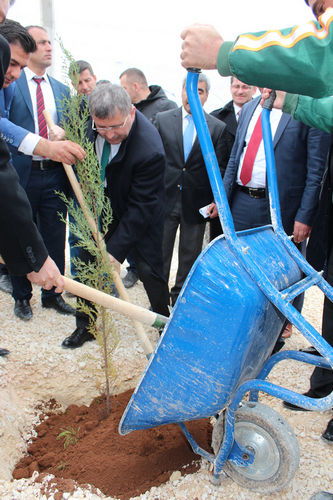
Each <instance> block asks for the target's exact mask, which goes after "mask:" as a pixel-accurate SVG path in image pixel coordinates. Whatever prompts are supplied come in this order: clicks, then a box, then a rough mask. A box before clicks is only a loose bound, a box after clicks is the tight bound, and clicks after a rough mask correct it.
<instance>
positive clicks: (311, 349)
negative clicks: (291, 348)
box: [299, 345, 322, 356]
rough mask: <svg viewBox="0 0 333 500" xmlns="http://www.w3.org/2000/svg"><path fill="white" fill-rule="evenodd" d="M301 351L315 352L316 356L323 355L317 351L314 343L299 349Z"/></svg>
mask: <svg viewBox="0 0 333 500" xmlns="http://www.w3.org/2000/svg"><path fill="white" fill-rule="evenodd" d="M299 352H305V353H306V354H313V355H314V356H322V355H321V354H320V352H318V351H317V349H316V348H315V347H313V345H310V347H305V348H304V349H299Z"/></svg>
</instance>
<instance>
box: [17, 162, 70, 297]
mask: <svg viewBox="0 0 333 500" xmlns="http://www.w3.org/2000/svg"><path fill="white" fill-rule="evenodd" d="M68 189H69V185H68V179H67V176H66V174H65V171H64V169H63V167H62V165H61V164H60V163H59V167H56V168H53V169H50V170H39V169H34V168H32V169H31V173H30V176H29V180H28V183H27V186H26V188H25V191H26V193H27V196H28V199H29V201H30V204H31V208H32V214H33V219H34V221H37V225H38V230H39V232H40V234H41V235H42V238H43V241H44V244H45V246H46V248H47V251H48V252H49V255H50V257H51V258H52V259H53V260H54V262H55V263H56V264H57V266H58V268H59V270H60V272H61V274H64V271H65V237H66V224H65V223H64V222H62V221H61V220H60V217H59V213H61V214H62V215H63V217H64V218H65V219H66V213H67V208H66V205H65V203H64V202H63V201H62V200H61V199H60V196H59V194H56V193H55V190H56V191H60V192H63V193H65V194H68ZM11 280H12V284H13V293H12V296H13V298H14V299H15V300H30V299H31V297H32V286H31V283H30V281H29V280H28V279H27V278H26V277H25V276H11ZM58 295H59V294H56V293H55V292H54V288H52V290H44V289H43V288H42V302H43V303H45V302H48V301H49V300H52V299H54V298H56V297H57V296H58Z"/></svg>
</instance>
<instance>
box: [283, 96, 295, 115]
mask: <svg viewBox="0 0 333 500" xmlns="http://www.w3.org/2000/svg"><path fill="white" fill-rule="evenodd" d="M297 106H298V95H297V94H286V95H285V98H284V101H283V105H282V111H283V113H288V115H291V116H292V117H293V118H294V116H295V113H296V109H297Z"/></svg>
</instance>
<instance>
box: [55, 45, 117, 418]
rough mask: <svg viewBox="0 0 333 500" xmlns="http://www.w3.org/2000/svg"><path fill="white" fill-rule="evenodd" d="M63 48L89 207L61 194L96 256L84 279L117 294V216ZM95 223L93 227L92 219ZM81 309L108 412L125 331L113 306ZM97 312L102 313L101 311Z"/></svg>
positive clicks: (72, 135) (70, 122) (70, 127)
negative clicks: (112, 251) (113, 237)
mask: <svg viewBox="0 0 333 500" xmlns="http://www.w3.org/2000/svg"><path fill="white" fill-rule="evenodd" d="M59 43H60V47H61V50H62V53H63V59H64V62H63V70H64V72H65V74H66V75H69V78H70V80H71V82H72V83H73V86H72V85H71V83H70V84H69V87H70V89H72V90H71V95H70V97H69V98H64V99H63V101H62V109H63V116H64V122H63V128H64V130H65V132H66V138H67V139H69V140H71V141H73V142H76V143H77V144H79V145H80V146H82V148H83V149H84V150H85V153H86V158H85V159H84V160H83V161H82V162H79V161H77V163H76V165H75V170H76V174H77V178H78V181H79V183H80V186H81V191H82V194H83V199H84V205H85V206H84V209H82V207H80V206H76V205H75V204H74V200H73V199H72V198H70V199H68V198H67V197H66V196H65V195H64V194H63V193H60V196H61V198H62V199H63V200H64V202H65V203H66V205H67V208H68V212H69V214H71V215H72V216H73V218H74V220H75V223H74V224H73V223H68V222H67V221H64V222H67V223H68V224H69V228H70V230H71V232H72V233H73V234H74V235H76V236H77V237H78V238H79V241H78V243H77V245H78V246H80V247H82V248H84V249H86V250H87V251H88V252H89V253H90V255H91V256H92V259H91V260H90V261H89V262H88V263H87V264H86V263H84V262H83V261H82V260H80V259H73V263H74V265H75V267H76V269H77V273H78V278H79V281H80V282H81V283H84V284H85V285H88V286H89V287H92V288H94V289H96V290H100V291H103V292H105V293H111V292H112V290H113V289H114V285H113V269H114V266H113V265H112V264H111V262H110V260H109V258H108V254H107V251H106V246H105V243H104V236H105V235H106V233H107V230H108V227H109V225H110V223H111V221H112V210H111V205H110V200H109V199H108V198H107V197H106V196H105V194H104V186H103V185H102V182H101V178H100V165H99V162H98V158H97V156H96V153H95V150H94V145H93V144H91V143H90V142H89V141H88V140H87V138H86V123H87V120H88V119H89V108H88V103H87V100H86V97H85V96H82V95H79V94H78V93H77V92H76V90H75V89H77V87H78V81H79V72H78V68H77V66H76V64H75V60H74V59H73V57H72V55H71V54H70V53H69V52H68V51H67V50H66V49H65V47H64V46H63V43H62V41H61V39H59ZM89 218H91V220H92V221H93V224H94V226H95V228H99V229H100V232H98V231H96V229H94V228H92V224H91V221H89ZM77 308H78V310H79V311H81V312H84V313H86V314H87V315H88V316H89V320H90V326H89V331H90V332H91V333H92V334H93V335H94V337H95V338H96V340H97V343H98V345H99V346H100V348H101V349H100V353H101V356H100V360H99V366H97V360H96V359H95V358H94V356H93V355H91V354H88V355H86V356H85V359H86V360H93V362H95V363H96V370H95V369H94V371H95V375H96V377H97V380H99V372H100V370H102V371H103V373H104V380H105V387H104V388H103V387H102V390H104V389H105V393H106V402H107V413H108V415H109V414H110V410H111V408H110V384H111V383H112V382H113V383H114V382H115V380H116V377H117V372H116V369H115V367H114V363H113V354H114V351H115V349H116V347H117V344H118V342H119V335H118V333H117V332H116V330H115V327H114V321H113V317H112V315H111V311H110V309H107V308H105V307H102V306H99V305H98V304H89V303H84V302H83V301H82V300H79V301H78V305H77ZM96 312H97V315H96Z"/></svg>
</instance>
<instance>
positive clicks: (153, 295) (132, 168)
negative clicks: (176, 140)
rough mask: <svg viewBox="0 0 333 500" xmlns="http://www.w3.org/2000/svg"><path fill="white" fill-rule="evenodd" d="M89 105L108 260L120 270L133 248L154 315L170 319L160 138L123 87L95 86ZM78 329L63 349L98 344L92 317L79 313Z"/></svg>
mask: <svg viewBox="0 0 333 500" xmlns="http://www.w3.org/2000/svg"><path fill="white" fill-rule="evenodd" d="M89 107H90V112H91V117H92V120H90V122H89V123H88V129H87V135H88V138H89V139H90V140H91V142H93V143H94V145H95V150H96V154H97V157H98V159H99V162H100V165H101V169H102V172H103V171H104V169H105V174H102V176H101V177H102V181H104V183H105V189H106V195H107V196H108V197H109V198H110V201H111V208H112V216H113V220H112V223H111V225H110V226H109V230H108V233H107V235H106V237H105V243H106V248H107V251H108V253H109V258H110V260H111V262H112V263H114V264H115V265H116V266H117V267H118V265H119V263H121V262H123V261H124V260H125V259H126V256H127V255H128V253H129V251H130V250H131V251H132V254H133V257H134V261H135V266H136V269H137V271H138V274H139V278H140V280H141V281H142V282H143V285H144V287H145V290H146V292H147V295H148V297H149V300H150V303H151V306H152V309H153V311H155V312H157V313H160V314H163V315H164V316H168V315H169V310H168V304H169V292H168V286H167V283H166V280H165V278H164V272H163V258H162V239H163V223H164V204H165V153H164V150H163V145H162V141H161V138H160V136H159V134H158V132H157V130H156V129H155V127H154V126H153V125H152V124H151V123H150V122H149V120H147V119H146V118H145V117H144V116H143V115H142V114H141V113H140V112H139V111H137V110H136V109H135V108H134V107H133V106H132V104H131V100H130V98H129V95H128V94H127V92H126V91H125V90H124V89H123V88H122V87H121V86H120V85H112V84H111V83H102V84H99V85H96V87H95V88H94V90H93V91H92V92H91V94H90V96H89ZM104 177H105V178H104ZM80 250H81V249H80ZM80 258H81V259H82V260H89V254H87V252H84V251H82V252H81V251H80ZM76 326H77V328H76V330H75V331H74V332H73V333H72V335H70V336H69V337H68V338H66V339H65V340H64V341H63V343H62V346H63V347H67V348H71V349H73V348H77V347H80V346H81V345H83V344H84V342H86V341H89V340H94V336H93V335H92V334H91V333H90V332H89V331H88V326H89V318H88V316H87V315H85V314H82V313H80V314H79V315H78V316H77V317H76Z"/></svg>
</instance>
